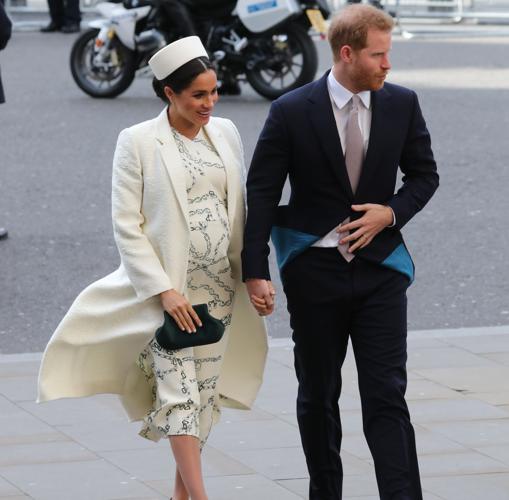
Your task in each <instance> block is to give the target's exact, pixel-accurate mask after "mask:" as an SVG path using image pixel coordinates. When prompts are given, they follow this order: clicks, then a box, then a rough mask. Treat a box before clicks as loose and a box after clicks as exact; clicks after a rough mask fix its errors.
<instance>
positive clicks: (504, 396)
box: [468, 391, 509, 406]
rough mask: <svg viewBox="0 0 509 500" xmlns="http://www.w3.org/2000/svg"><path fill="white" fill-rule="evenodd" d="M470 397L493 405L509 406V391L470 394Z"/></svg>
mask: <svg viewBox="0 0 509 500" xmlns="http://www.w3.org/2000/svg"><path fill="white" fill-rule="evenodd" d="M468 397H470V398H472V399H478V400H480V401H486V403H489V404H491V405H495V406H502V405H509V391H505V392H470V393H468Z"/></svg>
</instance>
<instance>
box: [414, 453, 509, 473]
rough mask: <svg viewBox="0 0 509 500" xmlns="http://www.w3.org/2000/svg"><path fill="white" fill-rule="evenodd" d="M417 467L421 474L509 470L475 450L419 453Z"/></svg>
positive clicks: (507, 467)
mask: <svg viewBox="0 0 509 500" xmlns="http://www.w3.org/2000/svg"><path fill="white" fill-rule="evenodd" d="M419 469H420V472H421V475H422V476H454V475H459V474H485V473H492V472H509V466H507V465H506V464H504V463H502V462H500V461H498V460H495V459H493V458H490V457H487V456H485V455H482V454H481V453H477V452H475V451H465V452H463V453H440V454H436V455H421V456H420V457H419Z"/></svg>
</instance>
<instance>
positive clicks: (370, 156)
mask: <svg viewBox="0 0 509 500" xmlns="http://www.w3.org/2000/svg"><path fill="white" fill-rule="evenodd" d="M390 97H391V95H390V94H389V92H388V91H387V90H385V88H382V89H381V90H379V91H377V92H371V126H370V131H369V143H368V150H367V152H366V159H365V160H364V165H363V167H362V173H361V178H360V180H359V187H358V188H357V192H356V198H357V197H358V196H363V194H364V193H365V192H366V189H367V186H368V185H369V180H370V178H371V176H372V175H373V173H374V171H375V170H376V167H377V166H378V162H379V159H380V155H379V153H380V150H381V146H382V145H383V143H384V133H385V127H383V123H384V121H385V120H384V116H385V117H386V116H387V113H388V109H389V104H390Z"/></svg>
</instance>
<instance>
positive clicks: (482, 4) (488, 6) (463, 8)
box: [329, 0, 509, 23]
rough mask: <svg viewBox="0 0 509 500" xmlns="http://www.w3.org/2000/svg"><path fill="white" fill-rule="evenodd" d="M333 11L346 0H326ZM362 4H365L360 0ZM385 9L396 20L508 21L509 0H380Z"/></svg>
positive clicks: (364, 0)
mask: <svg viewBox="0 0 509 500" xmlns="http://www.w3.org/2000/svg"><path fill="white" fill-rule="evenodd" d="M329 3H330V5H331V7H332V8H333V9H334V10H339V9H341V8H342V7H344V6H345V5H346V3H347V2H346V0H329ZM363 3H369V2H368V1H367V0H363ZM381 4H382V6H383V7H384V9H385V10H386V11H387V12H390V13H391V14H393V15H394V17H396V18H397V19H398V20H399V19H402V18H404V19H436V20H445V21H452V22H461V21H463V20H466V19H472V20H476V19H477V20H480V21H481V20H482V21H492V22H494V23H496V22H497V21H502V20H509V0H381Z"/></svg>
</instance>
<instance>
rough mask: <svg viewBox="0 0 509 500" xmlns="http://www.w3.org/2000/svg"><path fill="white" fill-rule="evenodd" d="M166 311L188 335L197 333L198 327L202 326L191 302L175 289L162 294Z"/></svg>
mask: <svg viewBox="0 0 509 500" xmlns="http://www.w3.org/2000/svg"><path fill="white" fill-rule="evenodd" d="M160 297H161V304H162V306H163V308H164V310H165V311H166V312H167V313H168V314H169V315H170V316H171V317H172V318H173V319H174V320H175V321H176V323H177V325H178V327H179V328H180V329H181V330H182V331H187V333H191V332H193V333H196V326H202V323H201V321H200V318H199V317H198V315H197V314H196V311H195V310H194V309H193V307H192V306H191V304H190V303H189V301H188V300H187V299H186V298H185V297H184V296H183V295H181V294H180V293H178V292H177V290H175V289H173V288H172V289H171V290H166V291H165V292H163V293H161V294H160Z"/></svg>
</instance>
